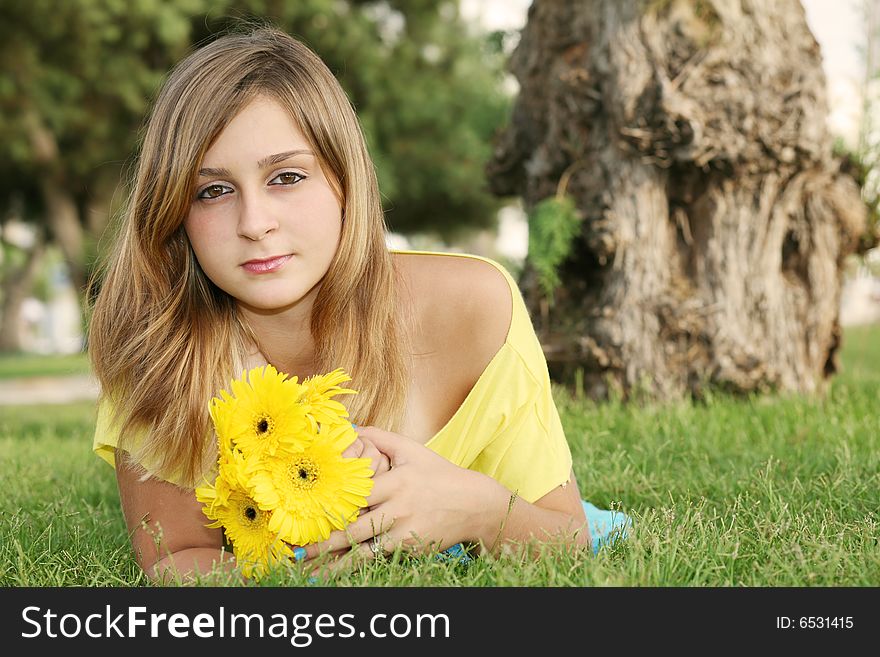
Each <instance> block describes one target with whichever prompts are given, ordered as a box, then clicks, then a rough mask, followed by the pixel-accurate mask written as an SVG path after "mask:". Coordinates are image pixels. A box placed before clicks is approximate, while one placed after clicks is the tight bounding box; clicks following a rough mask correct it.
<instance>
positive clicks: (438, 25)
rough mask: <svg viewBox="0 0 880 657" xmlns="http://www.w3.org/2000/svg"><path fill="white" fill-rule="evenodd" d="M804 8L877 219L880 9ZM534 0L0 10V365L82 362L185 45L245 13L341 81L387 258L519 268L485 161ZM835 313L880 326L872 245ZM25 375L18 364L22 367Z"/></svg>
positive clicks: (514, 200)
mask: <svg viewBox="0 0 880 657" xmlns="http://www.w3.org/2000/svg"><path fill="white" fill-rule="evenodd" d="M659 4H663V3H659ZM667 4H668V3H667ZM673 4H674V3H673ZM698 4H699V3H698ZM758 4H759V5H760V3H758ZM801 4H802V6H803V9H804V11H805V13H806V20H807V24H808V26H809V30H810V31H811V32H812V34H813V35H814V36H815V39H816V40H817V41H818V43H819V46H820V49H821V58H822V68H823V71H824V74H825V76H826V84H827V100H828V115H827V127H828V130H829V131H830V133H831V134H832V136H833V138H834V140H835V153H837V154H845V155H846V156H847V157H851V158H852V159H853V161H857V162H858V163H859V164H860V166H861V167H862V168H861V169H860V172H861V174H862V181H861V182H862V183H863V185H862V196H863V198H864V199H865V202H866V204H868V205H869V206H871V207H872V208H876V201H874V200H873V199H876V196H877V184H878V183H877V179H876V175H877V172H876V170H875V169H874V166H873V165H874V162H875V161H877V157H878V154H880V142H878V137H880V134H878V132H877V120H878V112H880V108H878V104H877V99H878V93H877V89H878V87H877V79H876V77H877V73H878V71H880V68H878V62H880V60H878V51H880V48H878V45H880V35H878V31H877V24H878V7H877V3H876V2H874V1H873V0H802V3H801ZM530 5H531V2H530V0H460V2H458V3H454V2H440V1H432V0H411V1H402V0H401V1H391V0H388V1H381V2H362V1H356V0H312V1H310V2H294V3H291V2H273V1H271V0H262V1H260V0H247V1H233V0H228V1H223V2H207V1H204V0H176V1H168V2H161V1H159V0H137V1H133V2H124V1H123V0H72V1H70V2H53V1H50V0H4V2H3V21H2V23H0V44H2V45H0V107H2V117H0V153H2V157H0V244H2V249H0V352H2V353H3V354H7V355H21V354H40V355H58V356H63V355H71V356H74V357H75V356H76V355H77V354H80V353H81V352H82V350H83V348H84V330H83V327H84V325H85V323H86V320H85V313H84V311H83V308H84V301H85V298H84V293H83V290H84V286H85V284H86V281H87V280H88V279H89V277H90V276H91V274H92V272H93V268H94V266H95V263H96V261H97V259H98V258H99V256H100V253H101V252H102V249H104V248H106V244H107V232H106V231H107V228H108V225H110V220H111V218H112V217H113V216H114V215H115V214H116V213H118V212H119V211H120V209H121V207H122V205H123V204H124V201H125V196H126V187H125V182H126V175H127V174H128V169H127V167H128V166H130V164H131V161H132V156H133V153H134V152H135V150H136V147H137V140H138V134H139V129H140V126H141V125H142V121H143V117H144V114H145V112H146V111H147V109H148V107H149V103H150V100H151V98H152V96H153V94H154V92H155V90H156V89H157V86H158V84H159V83H160V81H161V80H162V78H163V75H164V74H165V73H166V71H167V70H168V68H169V67H170V66H172V65H173V64H174V62H176V61H177V60H179V59H180V58H181V57H182V56H183V55H184V54H185V53H187V52H188V51H189V50H190V48H191V47H192V46H193V44H198V43H200V42H203V41H205V40H207V39H209V38H210V37H211V35H212V34H216V33H217V32H218V31H221V30H223V29H225V28H226V27H227V26H228V25H229V24H230V23H232V22H234V21H235V20H237V19H240V18H253V17H267V18H270V19H271V20H272V21H273V22H275V23H276V24H278V25H279V26H281V27H282V28H285V29H287V30H288V31H289V32H290V33H292V34H294V35H296V36H298V37H300V38H302V39H303V40H304V41H306V43H308V44H309V45H310V46H311V47H312V48H314V49H315V50H316V51H317V52H318V53H319V54H320V55H321V56H322V57H323V58H324V59H325V61H327V63H328V65H329V66H330V68H331V69H332V70H333V71H334V73H336V74H337V76H338V77H339V79H340V81H341V82H342V84H343V86H344V87H345V88H346V90H347V92H348V93H349V95H350V97H351V99H352V101H353V103H354V104H355V106H356V109H357V111H358V113H359V115H360V117H361V120H362V124H363V127H364V130H365V132H366V134H367V138H368V141H369V143H370V148H371V151H372V153H373V155H374V159H375V162H376V167H377V170H378V173H379V178H380V187H381V190H382V193H383V198H384V201H385V206H386V211H387V221H388V224H389V228H390V230H391V234H390V235H389V244H390V245H391V246H393V247H402V248H413V249H429V250H448V251H466V252H471V253H477V254H481V255H485V256H488V257H492V258H495V259H497V260H499V261H500V262H502V263H503V264H504V265H506V266H507V267H508V268H509V269H510V270H511V271H512V272H513V273H514V274H516V275H520V274H521V273H523V271H524V268H525V265H526V261H527V256H528V254H529V216H528V213H529V207H528V204H524V202H523V201H522V200H521V199H520V198H519V196H518V195H514V194H508V195H505V194H498V193H495V194H493V193H492V192H491V191H490V188H489V184H488V183H487V179H486V167H487V165H488V163H489V162H490V159H491V158H492V154H493V148H494V144H495V143H496V141H497V139H498V137H499V133H501V131H502V130H503V129H504V128H505V126H507V125H508V123H509V122H510V121H511V116H512V113H513V111H514V109H513V108H514V105H515V99H516V97H517V94H518V92H519V90H520V84H519V83H518V81H517V79H516V78H515V77H514V75H512V74H511V72H510V66H509V62H510V58H511V55H512V53H513V52H514V50H515V48H516V47H517V45H518V43H519V41H520V38H521V34H520V32H521V30H522V29H523V27H524V26H525V25H526V22H527V20H528V12H529V7H530ZM557 177H558V176H557ZM872 203H873V204H874V205H871V204H872ZM535 307H537V306H535ZM839 320H840V323H841V324H842V325H843V326H853V325H865V324H870V323H876V322H878V321H880V254H878V250H877V249H876V248H873V247H871V248H866V249H862V252H859V253H854V254H849V255H847V257H846V259H845V262H844V263H843V287H842V291H841V293H840V296H839ZM7 362H10V361H8V360H7ZM25 362H26V361H24V360H15V361H14V363H16V364H14V365H10V366H9V368H10V371H12V372H13V373H19V374H26V373H27V366H26V365H23V364H22V363H25ZM57 362H58V363H61V365H59V368H60V369H61V370H62V371H64V372H67V371H68V369H66V368H70V367H73V368H74V369H76V367H77V366H75V365H71V363H76V362H77V361H76V360H75V359H74V360H68V361H65V360H63V359H59V360H58V361H57ZM10 394H11V393H6V395H7V399H8V400H11V399H12V398H11V397H9V395H10Z"/></svg>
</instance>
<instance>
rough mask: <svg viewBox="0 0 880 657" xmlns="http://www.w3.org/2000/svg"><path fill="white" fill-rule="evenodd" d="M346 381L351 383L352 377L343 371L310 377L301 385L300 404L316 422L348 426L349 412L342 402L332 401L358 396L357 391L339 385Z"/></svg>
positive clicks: (338, 370)
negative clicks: (343, 396)
mask: <svg viewBox="0 0 880 657" xmlns="http://www.w3.org/2000/svg"><path fill="white" fill-rule="evenodd" d="M346 381H351V377H350V376H349V375H348V374H346V373H345V372H344V371H343V370H342V369H335V370H333V371H332V372H330V373H328V374H316V375H315V376H310V377H309V378H307V379H305V380H304V381H303V382H302V384H301V388H302V393H301V396H300V404H302V406H303V407H304V409H305V411H306V412H307V413H308V414H309V415H310V416H311V417H312V418H314V420H315V421H316V422H319V423H321V424H328V425H336V424H347V423H348V420H347V419H346V418H348V410H347V409H346V408H345V406H344V405H343V404H341V403H340V402H338V401H334V400H332V399H330V398H331V397H335V396H336V395H356V394H357V390H351V389H350V388H343V387H341V386H340V385H339V384H341V383H345V382H346Z"/></svg>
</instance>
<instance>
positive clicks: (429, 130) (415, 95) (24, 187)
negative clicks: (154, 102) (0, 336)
mask: <svg viewBox="0 0 880 657" xmlns="http://www.w3.org/2000/svg"><path fill="white" fill-rule="evenodd" d="M3 13H4V20H3V21H2V22H0V70H2V71H3V73H2V74H0V109H2V112H0V207H3V206H4V205H6V204H7V203H8V202H9V199H10V198H11V196H12V195H18V196H21V195H24V196H25V197H26V198H27V200H28V206H29V208H28V210H27V213H28V214H29V215H31V216H34V215H36V218H37V219H39V218H40V217H41V214H42V213H41V209H37V210H36V211H34V209H33V208H34V206H39V204H40V198H41V191H40V181H41V180H45V179H46V176H47V174H52V179H53V180H56V181H58V182H57V184H62V185H64V186H65V187H66V188H67V189H68V191H70V192H71V193H72V194H73V195H74V197H75V198H76V199H77V200H78V201H79V202H80V203H81V204H82V205H83V207H84V206H85V204H86V203H87V202H88V201H89V200H91V199H94V197H95V195H96V194H107V193H112V189H113V187H115V182H116V181H117V180H118V179H119V176H120V173H121V171H122V164H123V163H124V162H125V161H126V160H128V159H129V158H130V155H131V153H132V152H133V151H134V149H135V146H136V140H137V136H138V131H139V127H140V126H141V124H142V120H143V117H144V114H145V112H146V110H147V109H148V106H149V102H150V100H151V99H152V97H153V96H154V94H155V92H156V90H157V88H158V85H159V83H160V82H161V80H162V78H163V77H164V75H165V74H166V72H167V71H168V70H169V69H170V68H171V66H172V65H173V64H174V63H176V62H177V61H178V60H179V59H181V58H182V57H183V56H184V55H185V54H186V53H187V52H188V51H189V50H191V48H192V47H194V45H195V44H200V43H203V42H206V41H208V40H210V39H212V38H214V37H215V36H216V35H217V34H218V33H221V32H223V31H225V30H228V29H230V27H233V26H235V25H237V24H240V23H241V22H242V21H243V20H250V21H255V22H261V21H270V22H272V23H274V24H276V25H277V26H278V27H280V28H282V29H285V30H287V31H288V32H290V33H291V34H293V35H294V36H297V37H299V38H301V39H302V40H304V41H305V42H306V43H307V44H308V45H310V46H311V47H312V48H313V49H314V50H315V51H316V52H318V54H319V55H321V56H322V57H323V58H324V59H325V61H327V63H328V65H329V66H330V68H331V70H333V71H334V73H336V74H337V76H338V77H339V79H340V81H341V82H342V84H343V86H344V87H345V89H346V90H347V92H348V93H349V95H350V97H351V99H352V101H353V103H354V105H355V107H356V109H357V111H358V113H359V115H360V117H361V120H362V123H363V126H364V129H365V132H366V134H367V138H368V142H369V144H370V147H371V150H372V154H373V156H374V158H375V161H376V164H377V169H378V173H379V177H380V187H381V189H382V191H383V195H384V200H385V206H386V210H387V211H388V214H387V217H388V221H389V223H390V225H391V227H392V228H393V229H395V230H398V231H401V232H410V231H416V230H436V231H438V232H439V233H440V234H441V235H444V236H446V237H449V236H451V235H453V234H454V233H455V232H456V231H457V230H458V229H459V228H460V227H462V226H465V227H474V228H477V227H485V226H488V225H491V224H492V222H493V221H494V214H495V212H494V211H495V209H496V208H497V201H496V200H495V199H494V198H493V197H492V196H491V195H490V194H489V193H488V191H487V189H486V188H485V184H484V175H483V167H484V164H485V162H486V161H487V160H488V158H489V156H490V141H491V138H492V136H493V133H494V131H495V129H496V127H497V126H499V125H501V124H502V123H503V121H504V118H505V116H506V113H507V111H508V106H509V99H508V98H507V97H506V96H505V95H504V94H503V93H502V91H501V81H502V78H503V74H504V73H503V71H504V62H503V56H502V55H501V53H499V52H498V51H497V49H495V50H493V49H492V48H491V47H490V45H489V38H488V37H487V36H484V35H480V34H475V33H473V31H472V30H470V29H468V27H467V26H466V25H465V24H464V23H463V21H462V20H461V18H460V17H459V15H458V10H457V5H456V3H453V2H440V1H437V0H423V1H420V2H389V3H372V2H370V3H365V2H357V1H355V0H347V1H346V0H343V1H340V0H310V1H308V2H275V1H272V0H223V1H220V2H209V1H208V0H176V1H175V2H164V1H163V0H136V1H132V2H128V1H124V0H72V1H71V2H54V1H53V0H9V1H7V2H4V12H3ZM35 125H37V126H41V127H42V128H44V129H46V130H48V131H49V133H50V134H51V135H52V136H53V137H54V139H55V140H56V142H57V146H58V149H59V151H60V153H61V157H60V158H58V159H57V161H55V162H52V163H49V164H47V163H45V162H41V161H40V159H39V158H38V157H37V152H36V150H35V140H34V138H33V135H34V131H33V130H34V126H35ZM108 181H112V184H108ZM105 189H106V190H108V191H106V192H105V191H99V190H105ZM98 200H99V201H100V200H104V199H98ZM83 222H84V224H85V218H83ZM87 257H88V254H87Z"/></svg>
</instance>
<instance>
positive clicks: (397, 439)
mask: <svg viewBox="0 0 880 657" xmlns="http://www.w3.org/2000/svg"><path fill="white" fill-rule="evenodd" d="M357 432H358V435H359V436H363V437H364V438H366V439H367V440H369V441H370V442H371V443H373V444H374V445H375V446H376V447H377V448H378V449H379V451H380V452H382V453H383V454H386V455H387V456H388V458H389V460H390V461H391V464H392V466H396V465H400V464H401V463H402V462H403V461H405V460H406V453H407V450H408V449H409V448H410V447H411V446H412V445H418V443H417V442H416V441H414V440H413V439H411V438H407V437H406V436H401V435H400V434H399V433H393V432H391V431H385V430H384V429H379V428H377V427H358V429H357Z"/></svg>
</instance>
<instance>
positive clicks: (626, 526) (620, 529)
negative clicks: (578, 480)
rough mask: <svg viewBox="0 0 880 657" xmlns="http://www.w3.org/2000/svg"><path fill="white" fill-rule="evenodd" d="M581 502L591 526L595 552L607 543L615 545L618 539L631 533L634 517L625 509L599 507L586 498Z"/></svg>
mask: <svg viewBox="0 0 880 657" xmlns="http://www.w3.org/2000/svg"><path fill="white" fill-rule="evenodd" d="M581 504H582V505H583V507H584V515H586V516H587V525H588V526H589V528H590V539H591V540H592V544H593V554H598V553H599V550H600V549H602V548H603V547H605V546H606V545H613V544H614V543H615V542H616V541H617V539H619V538H621V539H625V538H626V537H627V536H628V535H629V530H630V529H631V528H632V524H633V523H632V518H630V517H629V516H628V515H626V514H625V513H623V511H615V510H613V509H612V510H609V511H606V510H604V509H599V508H597V507H595V506H593V505H592V504H590V503H589V502H587V501H586V500H581Z"/></svg>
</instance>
